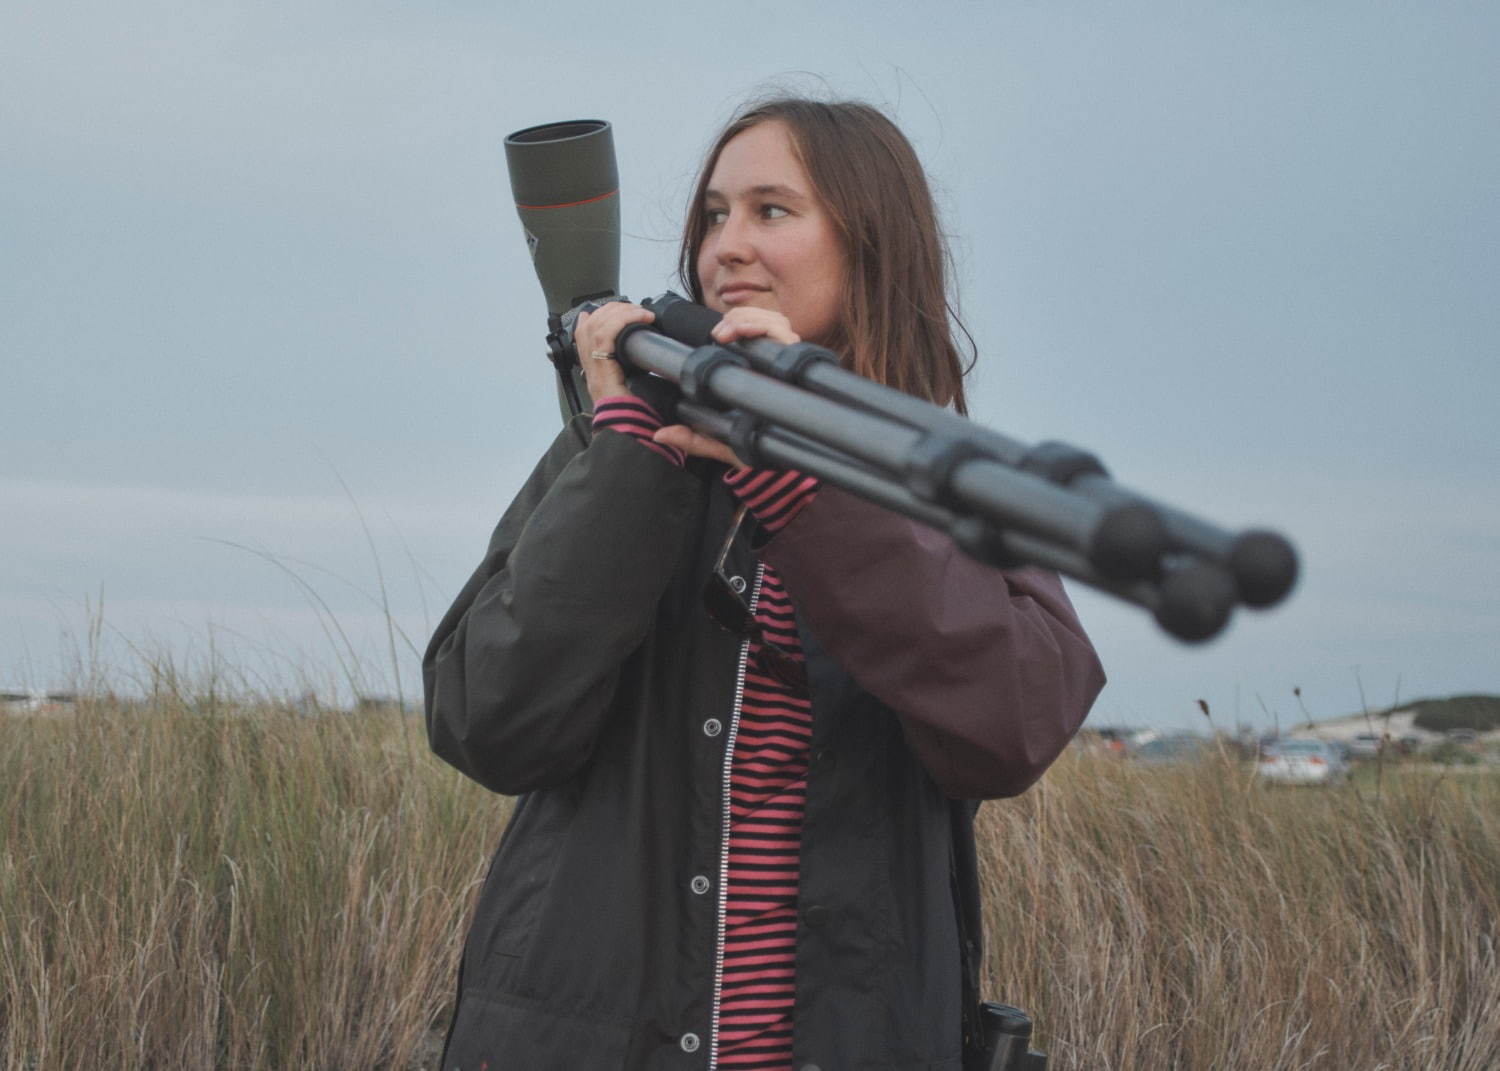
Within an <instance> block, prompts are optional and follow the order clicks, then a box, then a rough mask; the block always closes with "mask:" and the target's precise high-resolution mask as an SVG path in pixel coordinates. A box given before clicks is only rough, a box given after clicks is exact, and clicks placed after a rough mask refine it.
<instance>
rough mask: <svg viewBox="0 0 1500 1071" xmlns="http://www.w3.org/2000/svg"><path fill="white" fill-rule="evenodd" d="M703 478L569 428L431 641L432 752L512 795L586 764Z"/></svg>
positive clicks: (579, 427)
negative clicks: (621, 670) (621, 672)
mask: <svg viewBox="0 0 1500 1071" xmlns="http://www.w3.org/2000/svg"><path fill="white" fill-rule="evenodd" d="M580 419H581V418H580ZM585 444H587V445H586V446H585ZM699 486H701V485H700V484H699V481H698V478H697V477H696V476H694V475H692V474H691V473H690V472H689V471H687V470H684V469H682V468H680V467H677V466H675V465H673V464H672V463H671V462H670V461H668V460H667V459H665V458H663V457H661V456H660V455H658V454H656V453H653V452H652V451H650V450H646V449H643V448H642V447H641V446H640V444H639V443H636V442H633V441H632V440H631V439H629V438H628V437H626V436H624V435H620V434H618V433H616V432H612V431H604V432H600V433H598V434H596V435H593V436H592V440H591V441H590V439H589V434H588V428H587V424H586V423H575V424H573V425H570V426H569V428H567V429H565V430H564V432H563V434H562V435H561V436H559V438H558V439H557V440H556V441H555V442H554V443H553V445H552V448H551V449H550V450H549V451H548V453H547V455H546V456H545V457H544V458H543V459H542V461H541V462H540V463H539V464H538V465H537V467H536V469H535V471H533V473H532V474H531V476H530V478H529V479H528V480H527V482H526V484H525V485H524V486H523V487H522V489H521V492H520V494H519V495H518V496H517V497H516V499H515V501H514V502H512V503H511V506H510V508H509V509H507V510H506V512H505V515H504V517H503V518H502V519H501V521H500V524H499V526H498V527H497V528H496V529H495V533H494V536H493V537H492V538H491V540H490V545H489V549H488V552H487V553H486V554H485V557H484V560H483V562H481V563H480V566H479V568H478V569H477V570H476V571H475V572H474V575H473V576H472V577H470V578H469V582H468V583H467V584H466V585H465V586H464V589H463V591H462V592H461V593H460V594H459V596H458V599H457V600H456V601H455V602H454V604H453V606H452V607H451V608H450V609H449V610H448V613H447V614H446V615H445V616H444V618H443V620H442V622H441V623H440V624H439V626H438V629H437V632H436V633H435V634H434V636H433V638H432V641H431V643H430V644H429V645H428V648H427V654H426V656H425V658H424V659H423V665H422V675H423V685H424V688H425V693H426V713H427V732H428V738H429V740H430V742H431V744H432V749H433V751H434V752H436V753H437V754H438V755H439V756H440V757H441V758H443V759H444V760H445V761H447V762H449V763H451V764H452V765H453V766H455V767H457V768H458V769H459V770H461V771H463V772H464V773H465V774H467V775H468V776H470V777H472V778H473V779H474V780H476V781H478V782H480V783H481V784H483V785H485V786H486V787H488V788H490V789H493V790H494V791H496V792H502V793H506V794H511V795H514V794H519V793H522V792H529V791H531V790H533V789H536V788H543V787H546V786H549V785H555V784H558V783H560V782H562V781H565V780H567V779H568V778H569V777H571V776H572V775H573V774H574V773H575V772H576V771H577V770H578V769H579V768H580V767H581V766H583V764H584V763H585V762H586V761H587V760H588V758H589V756H590V754H592V751H593V747H594V742H595V740H596V739H597V737H598V734H599V730H600V727H601V726H602V724H603V720H604V718H605V715H606V714H607V712H608V710H609V708H610V703H611V700H612V698H613V695H614V690H615V685H616V683H617V681H618V679H619V674H620V669H621V666H622V665H623V663H624V662H625V660H626V659H627V658H628V657H629V656H630V654H631V653H632V652H633V651H634V650H635V649H636V648H637V647H638V646H639V645H640V644H641V642H642V640H643V639H644V638H645V636H646V634H647V632H648V631H649V629H650V627H651V623H652V620H653V618H654V616H655V614H656V609H657V604H658V602H659V601H660V598H661V595H662V592H663V591H664V590H665V589H666V586H667V584H668V582H669V581H670V579H671V575H672V571H673V569H674V567H675V565H676V563H677V560H678V558H679V555H680V551H681V548H682V545H683V541H684V539H685V538H686V537H687V536H688V534H689V533H688V532H687V531H686V528H687V518H688V517H689V515H690V513H691V510H692V506H693V503H694V501H695V500H696V498H697V488H698V487H699Z"/></svg>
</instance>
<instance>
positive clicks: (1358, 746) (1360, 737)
mask: <svg viewBox="0 0 1500 1071" xmlns="http://www.w3.org/2000/svg"><path fill="white" fill-rule="evenodd" d="M1380 739H1381V738H1380V734H1379V733H1355V734H1354V739H1352V740H1350V741H1349V754H1350V755H1352V756H1353V757H1354V758H1356V759H1373V758H1374V757H1375V756H1377V755H1379V754H1380Z"/></svg>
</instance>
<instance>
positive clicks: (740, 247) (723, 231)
mask: <svg viewBox="0 0 1500 1071" xmlns="http://www.w3.org/2000/svg"><path fill="white" fill-rule="evenodd" d="M714 252H715V254H716V255H717V257H718V260H719V263H720V264H744V263H746V262H748V261H751V260H753V259H755V245H754V243H753V242H752V241H751V239H750V229H749V227H748V226H747V225H746V221H745V217H744V215H743V214H742V213H740V212H731V213H729V217H728V218H727V219H725V220H724V223H723V225H722V226H720V228H719V245H718V248H717V249H716V250H715V251H714Z"/></svg>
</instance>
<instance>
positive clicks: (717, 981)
mask: <svg viewBox="0 0 1500 1071" xmlns="http://www.w3.org/2000/svg"><path fill="white" fill-rule="evenodd" d="M765 571H766V567H765V564H764V563H763V562H757V563H756V566H755V586H754V587H752V588H751V589H750V612H751V613H752V614H754V613H755V608H756V605H757V604H758V603H759V602H760V582H761V578H762V577H763V576H764V575H765ZM749 668H750V641H749V639H745V640H742V641H741V642H740V665H739V669H738V670H737V671H736V672H735V675H734V709H733V710H731V711H730V714H729V737H728V739H727V740H726V741H725V744H724V815H723V820H722V823H721V825H720V834H719V837H720V839H719V909H718V913H719V917H718V927H717V929H716V931H715V933H716V937H715V948H714V1001H713V1008H712V1016H711V1019H710V1022H709V1031H708V1071H714V1069H715V1068H717V1067H718V1066H719V1002H720V1000H721V999H722V997H723V991H724V928H725V925H726V924H727V922H728V916H729V821H730V817H731V813H732V812H731V807H732V804H733V801H732V800H731V799H730V798H729V785H730V778H731V775H732V774H733V771H734V744H735V741H736V740H737V739H738V737H739V733H740V707H741V706H743V705H744V702H745V674H746V672H747V671H748V670H749Z"/></svg>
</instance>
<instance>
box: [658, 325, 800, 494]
mask: <svg viewBox="0 0 1500 1071" xmlns="http://www.w3.org/2000/svg"><path fill="white" fill-rule="evenodd" d="M712 334H713V339H714V341H715V342H733V341H735V340H736V339H741V338H768V339H770V340H771V341H772V342H780V343H781V344H782V345H783V346H790V345H791V344H792V343H793V342H801V341H802V339H801V338H800V337H799V336H798V335H797V333H796V332H795V331H793V330H792V324H791V321H789V320H788V319H787V318H786V317H785V316H783V315H781V313H779V312H772V311H771V310H770V309H757V308H752V307H751V306H748V305H742V306H740V307H738V308H733V309H730V310H729V311H728V312H726V313H725V314H724V318H723V319H722V320H720V321H719V322H718V323H716V324H714V328H713V332H712ZM652 438H653V439H655V440H656V441H657V442H659V443H662V444H663V445H665V446H675V447H677V449H679V450H681V451H682V452H683V453H685V454H689V455H691V456H693V457H707V458H711V459H713V460H714V461H722V462H724V464H726V465H729V466H730V467H731V468H744V467H745V463H744V462H743V461H741V460H740V458H739V456H738V455H737V454H735V452H734V451H733V450H731V449H730V448H729V447H728V446H726V445H724V444H723V443H721V442H719V440H718V439H712V438H709V437H708V436H707V435H703V434H701V433H699V432H696V431H694V430H693V429H692V428H690V427H688V426H687V425H686V424H673V425H672V426H671V427H666V428H662V429H661V430H660V431H658V432H657V433H656V434H655V435H653V436H652Z"/></svg>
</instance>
